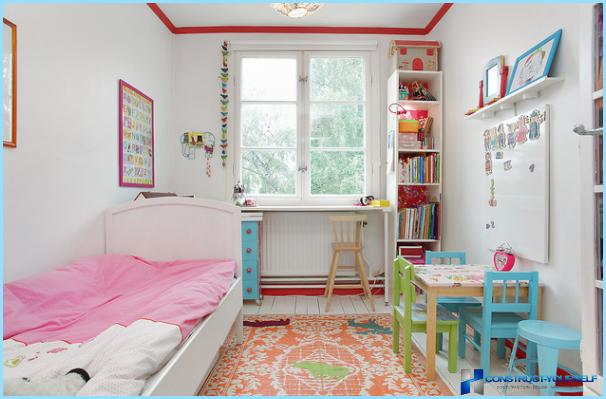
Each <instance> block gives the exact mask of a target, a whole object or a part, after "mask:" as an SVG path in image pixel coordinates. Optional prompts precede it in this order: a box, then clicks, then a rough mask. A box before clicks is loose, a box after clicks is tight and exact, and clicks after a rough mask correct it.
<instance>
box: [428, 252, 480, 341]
mask: <svg viewBox="0 0 606 399" xmlns="http://www.w3.org/2000/svg"><path fill="white" fill-rule="evenodd" d="M455 259H457V260H458V262H459V265H464V264H466V263H467V262H466V255H465V252H463V251H459V252H444V251H441V252H438V251H426V252H425V264H427V265H436V264H438V265H441V264H445V265H450V264H455V263H454V262H453V261H454V260H455ZM436 260H437V263H434V262H435V261H436ZM437 301H438V303H439V304H440V305H442V306H444V307H445V308H446V309H448V310H450V311H451V312H453V313H459V309H460V308H461V307H463V306H482V303H481V302H480V301H478V300H477V299H475V298H473V297H469V296H439V297H438V299H437ZM425 302H427V295H425ZM479 340H480V336H479V334H478V335H477V336H476V341H477V342H478V343H479V342H480V341H479ZM438 349H439V350H442V334H440V337H439V338H438Z"/></svg>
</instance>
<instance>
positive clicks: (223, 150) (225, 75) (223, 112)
mask: <svg viewBox="0 0 606 399" xmlns="http://www.w3.org/2000/svg"><path fill="white" fill-rule="evenodd" d="M227 44H228V42H227V40H224V41H223V44H222V45H221V54H222V55H223V67H222V68H221V74H220V76H219V79H221V94H220V96H221V100H220V101H221V122H222V123H221V159H222V160H223V164H222V166H223V167H225V166H226V163H225V159H226V158H227V149H226V148H227V114H228V111H227V104H228V103H229V100H228V94H227V81H228V80H229V73H228V70H229V68H227V55H228V54H229V51H228V49H227ZM207 173H210V171H208V172H207Z"/></svg>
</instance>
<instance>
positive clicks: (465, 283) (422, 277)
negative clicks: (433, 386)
mask: <svg viewBox="0 0 606 399" xmlns="http://www.w3.org/2000/svg"><path fill="white" fill-rule="evenodd" d="M414 268H415V281H414V282H413V283H414V284H415V285H416V286H417V287H419V288H420V289H421V290H423V291H424V292H425V293H426V294H427V345H426V349H425V351H426V357H427V370H426V371H427V379H428V380H433V379H434V378H435V375H436V369H435V367H436V309H437V298H438V297H439V296H453V297H457V296H473V297H482V296H484V272H485V271H486V270H492V271H494V270H495V267H494V266H493V265H414ZM503 273H506V272H503ZM507 290H508V291H509V290H511V291H512V293H514V292H515V286H514V285H513V284H512V285H511V287H509V286H508V287H507ZM502 292H503V291H502V286H501V287H499V286H498V285H496V284H495V285H494V296H497V295H502ZM520 293H521V295H523V296H528V287H527V286H526V287H524V286H522V287H520ZM542 293H543V287H542V283H540V282H539V308H538V318H539V320H540V319H541V298H542Z"/></svg>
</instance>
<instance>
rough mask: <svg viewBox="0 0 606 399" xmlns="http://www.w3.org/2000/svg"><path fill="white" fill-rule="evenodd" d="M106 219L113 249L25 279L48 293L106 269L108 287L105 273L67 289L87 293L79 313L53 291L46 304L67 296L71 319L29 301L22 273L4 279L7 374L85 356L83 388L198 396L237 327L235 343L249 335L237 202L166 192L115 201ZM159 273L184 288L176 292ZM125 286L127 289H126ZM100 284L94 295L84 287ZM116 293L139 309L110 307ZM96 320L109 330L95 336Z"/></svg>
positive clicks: (54, 367) (78, 361)
mask: <svg viewBox="0 0 606 399" xmlns="http://www.w3.org/2000/svg"><path fill="white" fill-rule="evenodd" d="M105 219H106V226H105V233H106V243H105V244H106V251H105V252H106V254H104V255H100V256H97V257H92V258H90V259H85V260H82V261H80V262H76V263H75V264H74V265H70V266H69V267H67V268H62V269H58V270H57V271H52V272H49V273H45V274H44V275H41V276H35V278H32V279H25V280H21V282H23V281H26V280H29V281H28V284H30V285H29V286H25V287H26V288H27V289H29V292H37V290H40V291H44V292H46V288H44V287H48V286H62V285H63V286H65V285H66V284H61V283H60V282H61V281H62V280H61V278H65V276H66V275H67V274H69V273H71V272H73V271H74V270H77V271H78V273H81V272H82V270H84V271H88V273H89V274H91V275H95V274H96V273H98V271H97V270H101V269H102V270H104V274H103V278H102V281H104V282H105V283H104V284H105V286H104V288H103V290H101V289H100V288H99V284H100V283H99V282H98V281H96V282H95V283H90V282H89V280H88V279H87V278H83V279H82V280H78V279H73V278H72V277H71V276H69V277H68V278H69V281H70V282H71V284H72V286H73V287H70V289H69V292H70V293H72V294H73V295H75V296H76V297H77V298H82V299H77V301H76V302H81V305H82V307H83V309H84V311H83V310H81V309H78V310H77V311H78V312H80V313H79V314H78V315H77V316H74V312H76V310H74V309H72V308H71V307H70V306H71V305H70V303H71V302H74V301H71V302H70V301H67V302H66V301H65V299H66V298H65V297H66V295H65V292H62V293H61V294H55V293H53V292H50V293H49V294H48V295H46V294H45V295H46V297H45V299H44V301H38V303H39V304H40V303H42V304H48V303H53V304H55V305H56V304H64V305H60V306H59V308H61V309H62V311H63V312H64V313H65V314H66V316H65V315H63V316H65V317H71V319H70V320H68V321H67V322H63V323H62V322H61V319H60V318H58V317H54V318H53V320H52V322H48V321H47V322H41V320H42V321H43V320H44V317H47V316H48V313H45V312H47V311H48V309H45V308H44V306H36V307H35V309H34V310H32V309H24V308H22V305H23V304H22V302H23V301H21V299H22V298H21V297H23V296H27V289H23V286H21V287H20V288H19V287H18V288H19V289H16V288H15V287H17V286H19V284H21V283H20V282H13V283H10V284H5V287H4V298H5V301H4V306H5V309H4V315H5V318H4V322H5V328H4V337H5V340H4V378H5V379H6V378H18V377H28V378H30V379H32V380H33V379H34V378H36V376H38V375H41V376H44V377H48V376H52V375H53V373H54V375H57V373H58V372H59V371H58V370H59V369H65V368H66V367H68V366H67V365H71V366H75V367H82V366H83V365H84V367H85V368H86V367H89V368H92V369H94V371H93V373H92V374H91V377H92V378H91V380H90V381H89V382H88V383H87V384H86V385H85V386H84V388H83V389H82V390H81V391H80V392H78V394H79V395H114V394H118V395H137V394H138V395H163V396H176V395H189V396H191V395H195V394H196V393H197V391H198V389H199V387H200V386H201V384H202V383H203V381H204V379H205V377H206V375H207V374H208V372H209V370H210V369H211V367H212V366H213V364H214V361H215V360H216V356H217V353H218V351H219V348H220V347H221V345H222V344H223V342H224V340H225V338H226V337H227V335H228V333H229V331H230V330H231V328H232V326H234V325H235V329H236V337H237V338H236V340H237V343H238V344H240V343H241V342H242V325H243V323H242V317H243V316H242V279H241V276H242V274H241V267H242V266H241V265H242V261H241V259H242V252H241V240H240V232H241V228H240V210H239V208H237V207H235V206H232V205H229V204H225V203H221V202H217V201H212V200H205V199H196V198H175V197H165V198H156V199H146V200H142V201H135V202H132V203H127V204H122V205H118V206H115V207H112V208H110V209H108V210H107V211H106V212H105ZM99 265H101V266H102V267H99ZM203 270H204V273H202V271H203ZM78 275H80V274H78ZM93 280H94V279H93ZM64 281H67V280H64ZM108 281H109V282H110V283H107V282H108ZM57 282H59V284H57ZM160 282H164V283H167V282H168V283H169V284H168V286H170V287H174V288H178V290H177V291H176V292H177V293H175V290H174V289H172V290H170V289H168V288H165V287H163V286H162V285H157V284H160ZM87 284H89V285H90V284H93V285H92V286H89V285H87ZM7 286H8V288H7ZM121 286H122V287H123V288H124V287H126V288H128V289H127V290H125V291H128V293H127V294H123V293H122V292H118V291H119V290H120V287H121ZM165 286H166V284H165ZM133 287H134V288H133ZM93 290H94V292H95V295H86V293H88V292H93ZM7 291H8V294H7ZM101 291H102V292H103V294H102V295H101V294H99V295H97V292H101ZM202 291H204V295H205V296H204V298H202V296H199V295H201V292H202ZM24 292H25V293H26V294H24ZM54 295H56V296H54ZM103 295H104V296H103ZM13 296H14V297H15V298H13ZM33 296H35V295H33ZM96 296H99V298H96ZM206 296H208V297H209V299H208V302H210V303H207V299H206ZM49 298H51V299H50V300H49ZM34 300H37V299H36V298H34ZM61 301H63V302H61ZM95 301H96V302H95ZM25 302H27V301H25ZM93 302H94V303H93ZM116 302H118V303H120V302H122V303H121V304H120V306H122V307H121V308H120V309H130V308H133V309H134V313H133V315H131V313H130V312H127V311H115V310H112V308H111V307H110V306H113V305H114V303H116ZM7 303H8V304H9V305H10V306H9V307H8V308H7ZM178 305H179V306H180V307H179V306H178ZM20 306H21V307H20ZM87 306H88V308H87ZM55 308H56V306H55ZM179 309H187V311H185V310H183V311H181V310H179ZM11 310H12V312H13V313H12V314H11ZM53 311H54V310H53ZM208 311H211V313H209V314H206V315H204V316H202V317H201V318H200V316H196V317H193V316H192V314H193V313H192V312H199V313H204V312H208ZM19 313H21V314H22V315H23V314H28V315H29V314H32V317H25V318H24V317H22V316H21V317H17V316H19ZM196 314H197V313H196ZM63 316H62V317H63ZM109 319H111V320H109ZM11 320H13V321H14V322H11ZM17 320H18V321H17ZM133 320H134V321H133ZM7 323H8V324H7ZM103 323H109V328H107V329H105V327H107V326H103ZM58 325H61V326H60V327H57V326H58ZM102 327H103V328H102ZM95 329H97V330H99V331H101V330H102V332H101V333H98V332H99V331H96V332H95V333H94V337H91V338H89V339H87V336H88V335H87V334H89V335H90V334H92V332H93V331H94V330H95ZM7 334H8V335H9V336H11V337H13V338H11V339H6V338H7ZM45 337H48V339H47V338H45ZM63 337H67V338H68V339H64V338H63ZM141 337H143V338H141ZM143 343H145V345H143ZM114 362H115V363H114ZM83 363H84V364H83ZM58 365H60V367H59V366H58ZM70 368H71V367H70ZM95 370H102V371H99V372H98V373H95ZM63 372H64V371H63ZM32 373H33V374H32ZM96 375H97V376H98V378H97V380H96V381H95V379H96ZM125 375H126V376H125ZM102 377H103V378H102Z"/></svg>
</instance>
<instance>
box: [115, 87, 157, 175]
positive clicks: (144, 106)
mask: <svg viewBox="0 0 606 399" xmlns="http://www.w3.org/2000/svg"><path fill="white" fill-rule="evenodd" d="M120 185H121V186H128V187H154V101H153V100H152V99H151V98H149V97H148V96H146V95H145V94H143V93H142V92H140V91H139V90H137V89H135V88H134V87H133V86H131V85H129V84H128V83H126V82H125V81H123V80H120Z"/></svg>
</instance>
